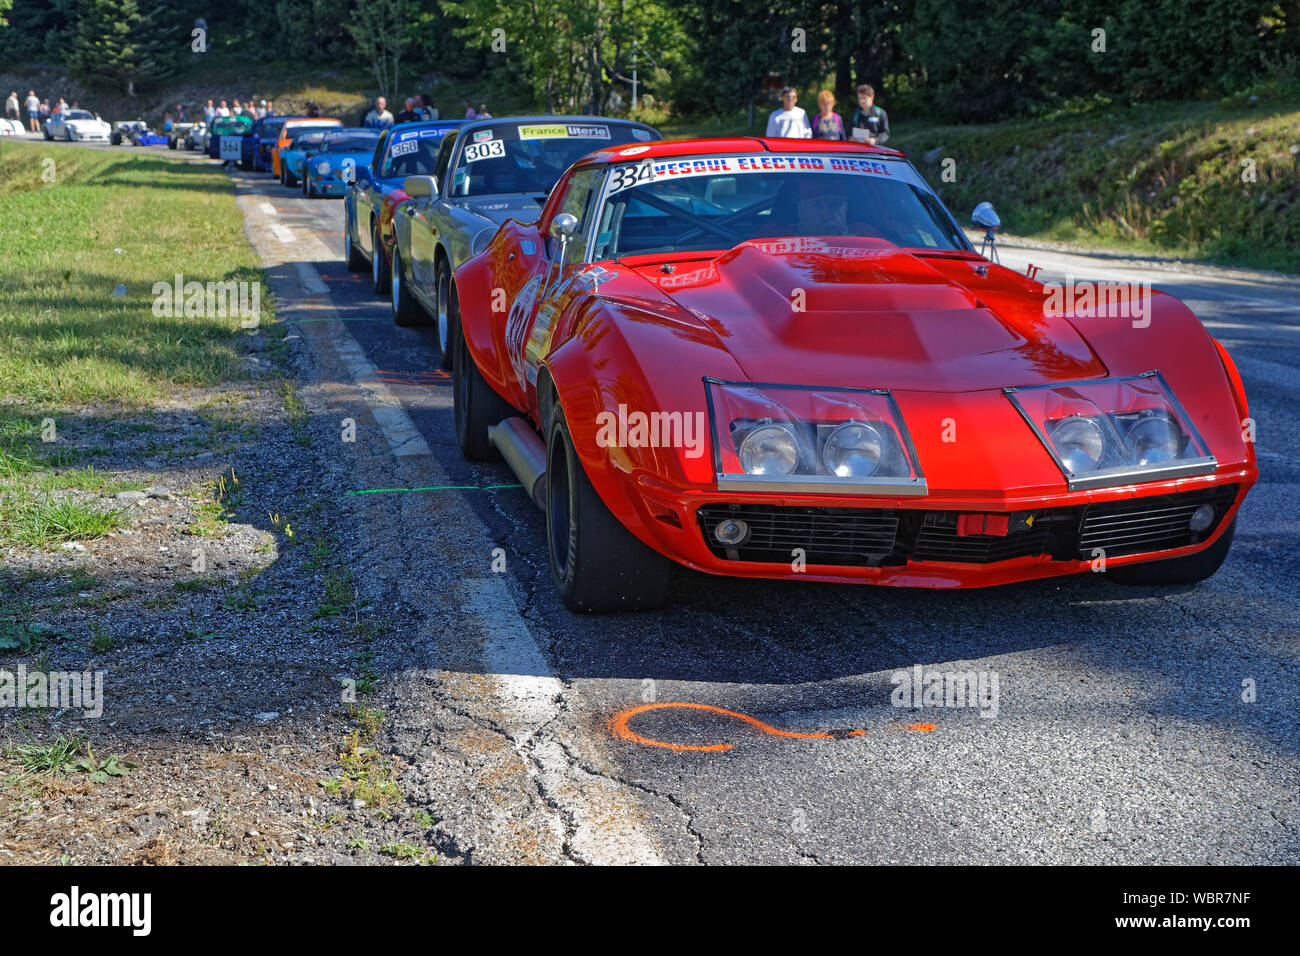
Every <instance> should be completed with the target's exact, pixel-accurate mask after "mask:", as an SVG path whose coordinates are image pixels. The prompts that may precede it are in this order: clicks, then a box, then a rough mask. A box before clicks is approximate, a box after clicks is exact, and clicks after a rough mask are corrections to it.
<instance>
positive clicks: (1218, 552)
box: [1107, 518, 1237, 584]
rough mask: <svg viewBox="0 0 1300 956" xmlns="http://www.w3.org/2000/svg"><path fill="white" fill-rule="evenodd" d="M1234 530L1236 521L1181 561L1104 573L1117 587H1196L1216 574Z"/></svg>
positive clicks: (1135, 565)
mask: <svg viewBox="0 0 1300 956" xmlns="http://www.w3.org/2000/svg"><path fill="white" fill-rule="evenodd" d="M1236 530H1237V519H1236V518H1233V519H1232V524H1230V525H1228V527H1227V528H1226V529H1225V530H1224V532H1223V534H1221V535H1219V540H1218V541H1216V542H1214V544H1212V545H1210V546H1209V547H1208V548H1206V549H1205V550H1204V551H1198V552H1197V553H1196V554H1189V555H1185V556H1184V557H1181V558H1166V559H1165V560H1163V561H1148V562H1145V563H1144V564H1126V565H1124V566H1123V567H1119V568H1114V569H1112V570H1110V571H1108V572H1107V577H1111V578H1114V579H1115V580H1116V581H1118V582H1119V583H1120V584H1195V583H1196V582H1198V581H1204V580H1205V579H1206V578H1208V577H1210V576H1211V575H1213V574H1214V572H1215V571H1217V570H1219V566H1220V565H1221V564H1223V561H1224V559H1225V558H1227V556H1228V551H1229V549H1230V548H1231V547H1232V535H1233V533H1234V532H1236Z"/></svg>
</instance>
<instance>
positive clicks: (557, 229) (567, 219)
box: [551, 212, 578, 243]
mask: <svg viewBox="0 0 1300 956" xmlns="http://www.w3.org/2000/svg"><path fill="white" fill-rule="evenodd" d="M577 231H578V217H577V216H574V215H573V214H571V213H567V212H562V213H560V214H559V215H558V216H556V217H555V218H554V219H552V220H551V235H552V236H554V237H555V238H556V239H558V240H560V242H561V243H565V242H568V241H569V239H570V238H572V237H573V234H574V233H576V232H577Z"/></svg>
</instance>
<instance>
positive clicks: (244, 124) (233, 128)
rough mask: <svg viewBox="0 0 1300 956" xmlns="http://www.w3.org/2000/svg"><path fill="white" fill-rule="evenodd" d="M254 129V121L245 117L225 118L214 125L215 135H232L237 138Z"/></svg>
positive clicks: (216, 121)
mask: <svg viewBox="0 0 1300 956" xmlns="http://www.w3.org/2000/svg"><path fill="white" fill-rule="evenodd" d="M252 128H253V121H252V120H250V119H248V118H247V117H245V116H223V117H221V118H219V119H217V120H215V121H214V122H213V124H212V132H214V133H222V134H225V133H230V134H232V135H235V136H239V135H242V134H244V133H246V132H248V131H250V130H251V129H252Z"/></svg>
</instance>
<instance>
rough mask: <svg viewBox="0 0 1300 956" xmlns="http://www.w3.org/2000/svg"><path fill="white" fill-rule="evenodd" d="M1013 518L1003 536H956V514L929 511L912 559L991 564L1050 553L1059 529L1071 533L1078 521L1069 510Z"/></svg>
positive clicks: (915, 544) (922, 524)
mask: <svg viewBox="0 0 1300 956" xmlns="http://www.w3.org/2000/svg"><path fill="white" fill-rule="evenodd" d="M1013 518H1014V519H1015V520H1013V521H1012V529H1011V530H1010V532H1009V533H1008V534H1005V535H993V534H968V535H959V534H957V512H955V511H931V512H928V513H926V514H925V515H924V517H923V518H922V521H921V528H920V531H918V532H917V535H916V539H915V543H914V544H913V546H912V559H913V560H916V561H956V562H958V563H961V564H990V563H992V562H994V561H1006V560H1007V559H1008V558H1023V557H1026V556H1028V555H1031V554H1050V553H1051V550H1052V543H1053V540H1054V535H1055V534H1056V533H1057V532H1058V531H1060V530H1065V531H1067V532H1068V531H1069V530H1072V528H1073V526H1074V525H1075V524H1077V522H1078V518H1077V517H1076V516H1075V515H1074V514H1073V509H1070V508H1062V509H1056V510H1053V511H1046V512H1042V513H1035V512H1024V513H1022V514H1020V515H1018V516H1013ZM1027 519H1032V520H1030V523H1029V524H1025V521H1026V520H1027Z"/></svg>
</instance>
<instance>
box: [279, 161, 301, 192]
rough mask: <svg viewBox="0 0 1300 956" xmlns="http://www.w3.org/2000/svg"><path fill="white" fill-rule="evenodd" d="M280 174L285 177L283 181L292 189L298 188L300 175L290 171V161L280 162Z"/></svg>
mask: <svg viewBox="0 0 1300 956" xmlns="http://www.w3.org/2000/svg"><path fill="white" fill-rule="evenodd" d="M280 175H281V176H282V177H283V179H282V180H281V182H283V183H284V184H285V185H286V186H288V187H289V188H290V189H297V188H298V177H297V176H295V175H294V174H293V173H291V172H290V171H289V164H288V163H286V162H281V163H280Z"/></svg>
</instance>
